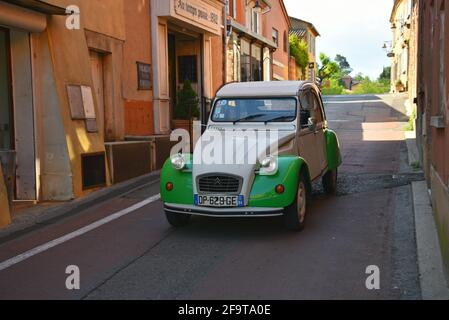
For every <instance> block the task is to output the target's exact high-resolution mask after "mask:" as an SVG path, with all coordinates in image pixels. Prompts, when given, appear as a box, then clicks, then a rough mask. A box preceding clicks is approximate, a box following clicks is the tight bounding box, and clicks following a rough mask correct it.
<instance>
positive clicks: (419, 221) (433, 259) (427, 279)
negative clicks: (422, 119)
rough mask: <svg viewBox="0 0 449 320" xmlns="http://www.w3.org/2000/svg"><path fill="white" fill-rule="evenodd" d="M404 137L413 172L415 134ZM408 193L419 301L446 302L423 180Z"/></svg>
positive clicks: (445, 285)
mask: <svg viewBox="0 0 449 320" xmlns="http://www.w3.org/2000/svg"><path fill="white" fill-rule="evenodd" d="M405 136H406V142H407V149H408V157H409V165H410V167H413V168H414V169H415V170H416V169H417V167H418V164H420V162H419V153H418V148H417V145H416V133H415V132H406V134H405ZM412 193H413V209H414V213H415V230H416V246H417V252H418V268H419V274H420V279H419V280H420V283H421V294H422V298H423V299H424V300H448V299H449V288H448V282H447V278H446V275H445V273H444V268H443V259H442V256H441V248H440V243H439V239H438V231H437V228H436V224H435V217H434V213H433V209H432V206H431V201H430V196H429V191H428V187H427V183H426V181H420V182H413V183H412Z"/></svg>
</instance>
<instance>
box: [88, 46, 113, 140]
mask: <svg viewBox="0 0 449 320" xmlns="http://www.w3.org/2000/svg"><path fill="white" fill-rule="evenodd" d="M89 54H90V67H91V72H92V80H93V85H94V88H93V91H94V95H95V98H96V101H97V108H98V109H97V115H96V116H97V123H98V130H99V131H100V132H102V133H103V134H104V137H105V138H104V139H105V142H109V139H108V133H107V130H106V127H107V124H106V114H105V77H104V68H105V66H104V54H102V53H100V52H97V51H93V50H91V51H89Z"/></svg>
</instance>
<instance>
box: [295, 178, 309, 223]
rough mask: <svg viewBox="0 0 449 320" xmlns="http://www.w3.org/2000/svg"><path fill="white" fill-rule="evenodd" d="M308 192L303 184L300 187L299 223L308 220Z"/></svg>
mask: <svg viewBox="0 0 449 320" xmlns="http://www.w3.org/2000/svg"><path fill="white" fill-rule="evenodd" d="M306 195H307V191H306V187H305V185H304V183H303V182H301V183H300V184H299V187H298V203H297V206H298V218H299V222H300V223H303V222H304V220H305V219H306V206H307V197H306Z"/></svg>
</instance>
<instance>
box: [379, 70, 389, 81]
mask: <svg viewBox="0 0 449 320" xmlns="http://www.w3.org/2000/svg"><path fill="white" fill-rule="evenodd" d="M379 81H388V82H390V81H391V67H384V70H383V71H382V73H381V74H380V76H379Z"/></svg>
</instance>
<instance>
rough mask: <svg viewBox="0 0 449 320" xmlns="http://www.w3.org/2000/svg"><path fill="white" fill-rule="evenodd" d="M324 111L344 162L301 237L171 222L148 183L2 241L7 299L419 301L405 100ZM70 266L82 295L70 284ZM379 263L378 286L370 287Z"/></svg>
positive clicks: (266, 223)
mask: <svg viewBox="0 0 449 320" xmlns="http://www.w3.org/2000/svg"><path fill="white" fill-rule="evenodd" d="M326 112H327V116H328V119H329V121H330V126H331V127H332V128H334V129H335V130H336V131H337V132H338V134H339V137H340V140H341V141H340V142H341V146H342V152H343V158H344V164H343V166H342V167H341V170H340V181H339V193H338V196H336V197H329V196H326V195H324V194H323V192H322V191H321V186H320V185H319V184H316V185H315V190H314V195H313V203H312V206H311V208H310V213H309V217H308V221H307V227H306V230H305V231H304V232H302V233H291V232H289V231H286V230H285V229H284V228H283V226H282V220H281V219H279V218H270V219H248V220H245V219H231V220H217V219H211V218H203V217H198V218H194V219H193V220H192V224H191V225H189V226H188V227H185V228H182V229H173V228H171V227H170V226H169V225H168V223H167V222H166V220H165V217H164V215H163V211H162V203H161V202H160V201H157V200H156V201H154V199H153V200H152V201H149V203H148V204H146V205H145V204H142V203H141V202H142V201H145V200H146V199H148V198H149V197H151V196H154V195H157V194H158V185H155V184H153V185H148V186H145V187H143V188H142V189H139V190H137V191H134V192H132V193H130V194H128V195H126V196H121V197H117V198H115V199H113V200H110V201H108V202H106V203H99V204H98V205H96V206H95V207H92V208H90V209H89V210H85V211H83V212H80V213H79V214H77V215H74V216H71V217H70V218H67V219H64V220H60V221H58V222H56V223H53V224H50V225H42V227H41V228H39V229H38V230H35V231H33V232H32V233H29V234H27V235H24V236H21V237H20V238H17V239H14V240H11V241H8V242H7V243H3V244H0V299H419V298H420V296H421V293H420V288H419V281H418V268H417V261H416V244H415V234H414V220H413V211H412V207H411V187H410V182H411V181H413V180H414V179H417V177H416V175H415V174H413V173H412V172H410V171H409V170H408V168H407V165H406V163H407V156H406V147H405V142H404V132H403V127H404V125H405V124H404V122H406V121H407V118H406V117H405V115H404V113H405V110H404V99H403V98H401V97H398V96H383V97H382V98H379V97H376V96H364V97H362V96H354V97H328V98H326ZM135 204H140V205H139V206H142V207H141V208H139V209H137V210H131V212H126V211H125V212H124V211H123V210H125V209H127V208H129V207H131V206H133V205H135ZM128 211H129V210H128ZM117 212H119V213H122V214H123V215H121V216H118V217H117V216H116V217H115V218H114V219H115V220H113V219H110V220H111V221H105V220H102V219H104V218H106V219H108V217H111V214H114V213H117ZM98 221H103V222H104V224H103V223H101V225H100V226H98V227H97V228H95V229H93V230H90V229H87V230H86V229H84V231H85V232H82V233H80V234H72V235H71V233H72V232H74V231H77V230H80V229H81V230H83V229H82V228H86V226H90V225H91V224H92V223H96V222H97V223H98ZM67 235H69V237H67ZM70 235H71V236H70ZM61 237H63V238H62V239H65V240H66V241H61V243H54V242H53V243H52V242H51V241H53V240H55V239H61ZM64 237H65V238H64ZM49 243H50V244H51V245H48V244H49ZM42 245H44V246H43V247H40V250H39V251H31V254H30V256H29V257H28V256H27V257H24V256H20V255H21V254H23V253H26V252H29V250H32V249H34V248H39V246H42ZM24 258H26V259H24ZM10 259H13V260H10ZM22 260H23V261H22ZM5 261H10V262H11V261H12V265H10V266H6V265H5V264H3V268H2V267H1V265H2V262H5ZM71 265H75V266H77V267H79V270H80V279H81V281H80V289H79V290H72V291H71V290H68V289H67V288H66V279H67V277H68V275H67V274H66V268H67V266H71ZM372 265H374V266H377V267H378V268H379V270H380V280H381V287H380V289H379V290H368V289H367V288H366V284H365V283H366V279H367V277H368V275H367V274H366V269H367V267H368V266H372ZM2 269H3V270H2Z"/></svg>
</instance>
